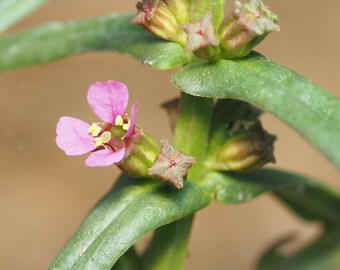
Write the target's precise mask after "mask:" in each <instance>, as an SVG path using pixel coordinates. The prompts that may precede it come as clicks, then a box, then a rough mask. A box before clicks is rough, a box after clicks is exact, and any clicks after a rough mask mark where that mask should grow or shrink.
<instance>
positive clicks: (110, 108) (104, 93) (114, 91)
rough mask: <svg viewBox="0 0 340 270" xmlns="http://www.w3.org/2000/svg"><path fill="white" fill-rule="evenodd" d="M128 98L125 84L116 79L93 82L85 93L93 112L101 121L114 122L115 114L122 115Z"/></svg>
mask: <svg viewBox="0 0 340 270" xmlns="http://www.w3.org/2000/svg"><path fill="white" fill-rule="evenodd" d="M128 100H129V92H128V89H127V87H126V85H125V84H123V83H119V82H116V81H107V82H95V83H93V84H92V85H91V86H90V89H89V91H88V94H87V101H88V102H89V104H90V106H91V108H92V110H93V111H94V113H95V114H96V115H97V116H98V117H99V118H100V119H101V120H103V121H105V122H109V123H114V121H115V119H116V117H117V115H123V114H124V112H125V108H126V105H127V103H128Z"/></svg>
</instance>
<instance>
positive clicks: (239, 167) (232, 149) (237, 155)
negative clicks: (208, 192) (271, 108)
mask: <svg viewBox="0 0 340 270" xmlns="http://www.w3.org/2000/svg"><path fill="white" fill-rule="evenodd" d="M228 132H229V134H230V137H229V139H227V141H226V142H225V143H224V144H223V145H222V146H221V147H220V148H219V149H218V150H217V149H216V150H217V151H218V152H217V153H215V155H214V158H213V159H210V160H209V161H208V162H207V165H208V167H209V168H211V169H217V170H232V171H243V170H248V169H256V168H259V167H262V166H263V165H265V164H266V163H269V162H273V163H275V158H274V155H273V143H274V141H275V140H276V137H275V136H273V135H271V134H269V133H267V132H266V131H265V130H264V129H263V128H262V125H261V123H260V121H255V122H253V121H245V120H240V121H237V122H235V123H234V124H233V125H232V126H231V127H229V130H228Z"/></svg>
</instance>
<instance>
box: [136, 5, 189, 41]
mask: <svg viewBox="0 0 340 270" xmlns="http://www.w3.org/2000/svg"><path fill="white" fill-rule="evenodd" d="M176 3H177V1H176V0H143V1H142V2H138V3H137V5H136V7H137V10H138V13H137V15H136V16H135V17H134V18H132V20H131V23H133V24H139V25H140V26H142V27H143V28H144V29H145V30H147V31H149V32H150V33H152V34H154V35H156V36H159V37H161V38H163V39H166V40H170V41H174V42H177V43H180V44H182V45H183V46H184V45H185V44H186V35H185V33H184V31H183V29H182V27H181V22H182V20H186V15H182V16H180V17H178V20H177V17H176V16H179V15H180V14H181V11H182V9H183V7H182V5H183V3H182V1H178V3H179V4H178V5H177V4H176ZM180 5H181V6H180ZM184 14H185V13H184Z"/></svg>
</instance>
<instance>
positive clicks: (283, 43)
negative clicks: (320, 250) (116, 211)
mask: <svg viewBox="0 0 340 270" xmlns="http://www.w3.org/2000/svg"><path fill="white" fill-rule="evenodd" d="M230 2H231V1H230ZM266 3H267V4H268V5H269V6H270V7H271V9H272V10H273V11H275V12H276V13H277V14H279V17H280V20H281V22H280V26H281V29H282V30H281V32H280V33H274V34H272V35H270V37H269V38H268V39H266V40H265V42H263V44H262V45H261V46H259V47H258V48H257V50H258V51H260V52H261V53H263V54H265V55H267V56H268V57H270V58H271V59H272V60H274V61H276V62H279V63H281V64H283V65H285V66H287V67H290V68H292V69H294V70H295V71H297V72H299V73H301V74H303V75H304V76H306V77H308V78H310V79H312V80H313V81H315V82H316V83H318V84H319V85H321V86H323V87H325V88H326V89H329V91H331V92H332V93H333V94H334V95H337V96H338V97H339V96H340V89H339V87H338V85H339V84H340V76H339V74H338V73H339V70H340V61H339V58H340V50H339V47H340V34H339V28H338V26H339V25H340V17H339V16H338V10H340V1H334V0H332V1H331V0H312V1H274V0H267V1H266ZM134 6H135V1H134V0H126V1H109V0H96V1H94V0H72V1H71V0H54V1H51V2H50V3H49V4H47V5H46V6H44V7H43V8H41V9H39V10H38V11H37V12H35V13H34V14H32V15H31V16H29V17H28V18H26V19H25V20H24V21H22V22H21V23H20V24H18V25H16V26H15V27H14V28H12V29H11V30H10V31H16V30H19V29H23V28H25V27H33V26H36V25H39V24H41V23H46V22H49V21H55V20H58V21H59V20H73V19H81V18H86V17H90V16H94V15H100V14H104V13H109V12H134V11H135V8H134ZM230 6H231V4H228V7H230ZM0 61H1V59H0ZM172 72H173V71H154V70H151V69H150V68H149V67H146V66H143V65H141V64H140V63H138V62H137V61H135V60H133V59H130V58H127V57H125V56H121V55H118V54H114V53H87V54H84V55H80V56H74V57H71V58H68V59H65V60H61V61H58V62H55V63H52V64H48V65H43V66H38V67H31V68H27V69H21V70H17V71H11V72H6V73H2V74H0V87H1V91H0V113H1V115H2V117H1V120H0V121H1V125H0V172H1V189H0V224H1V230H0V238H1V241H0V269H4V270H5V269H6V270H12V269H26V270H31V269H32V270H33V269H34V270H36V269H45V268H46V266H47V265H48V263H49V261H50V260H51V259H52V258H53V257H54V256H55V255H56V253H57V252H58V250H59V249H60V248H61V247H62V246H63V245H64V244H65V242H66V241H67V239H68V238H69V237H70V236H71V235H72V233H73V232H74V230H75V229H76V228H77V226H78V225H79V224H80V222H81V221H82V219H83V218H84V217H85V216H86V214H87V213H88V212H89V211H90V209H91V208H92V206H93V205H94V203H95V202H96V201H97V200H98V199H99V198H100V197H101V196H102V195H103V194H104V193H105V192H106V191H107V190H108V189H109V188H110V187H111V186H112V184H113V183H114V181H115V178H116V176H117V175H118V174H119V171H118V169H117V168H115V167H110V168H87V167H86V166H85V164H84V160H85V157H68V156H65V155H64V153H63V152H62V151H61V150H59V149H58V148H57V146H56V145H55V124H56V122H57V121H58V119H59V117H60V116H63V115H70V116H74V117H77V118H80V119H83V120H85V121H88V122H92V121H93V120H95V119H96V118H95V116H94V114H93V113H92V111H91V109H90V108H89V106H88V104H87V101H86V93H87V89H88V87H89V85H90V84H91V83H92V82H94V81H106V80H109V79H113V80H117V81H121V82H124V83H126V84H127V85H128V87H129V90H130V103H131V104H132V102H134V101H135V100H138V102H139V113H138V116H137V122H138V124H139V125H140V126H142V127H143V128H144V129H145V130H147V131H148V132H149V133H150V134H152V135H153V136H154V137H155V138H156V139H158V140H160V139H163V138H171V136H172V135H171V131H170V127H169V125H168V121H167V116H166V113H165V112H164V111H162V109H161V108H160V103H161V102H163V101H166V100H168V99H170V98H173V97H176V96H177V95H178V90H176V89H175V88H174V87H173V86H172V85H171V83H170V82H169V76H170V75H171V73H172ZM263 121H264V126H265V128H266V129H267V130H269V131H270V132H271V133H273V134H277V135H278V138H279V139H278V141H277V143H276V157H277V164H276V165H275V166H277V167H279V168H283V169H288V170H291V171H295V172H300V173H304V174H307V175H312V176H315V177H318V178H320V179H322V181H324V182H326V183H327V184H329V185H331V186H332V187H334V188H340V182H339V179H338V178H339V176H340V174H339V173H338V172H337V171H336V169H335V168H334V167H333V166H332V165H330V163H329V162H328V161H327V160H325V159H324V158H323V157H322V156H321V155H320V154H318V153H317V151H316V150H314V149H313V148H312V147H311V146H310V145H308V144H307V143H306V142H304V141H303V140H302V139H301V138H300V137H299V136H298V135H297V134H296V133H295V132H293V131H292V130H290V129H289V128H288V127H287V126H286V125H285V124H283V123H281V122H280V121H278V120H277V119H275V118H273V117H272V116H270V115H264V117H263ZM318 229H319V226H318V224H311V223H309V224H307V223H304V222H303V221H302V220H299V219H298V218H296V217H295V216H294V215H293V214H291V213H290V212H289V210H288V209H286V208H285V207H283V205H281V203H279V202H278V201H276V200H275V199H273V198H272V197H271V196H270V195H264V196H261V197H259V198H257V199H255V200H253V201H251V202H249V203H244V204H240V205H230V206H226V205H220V204H217V203H213V204H212V205H211V207H209V208H206V209H204V210H203V211H201V212H199V213H198V214H197V216H196V220H195V223H194V228H193V232H192V238H191V241H190V248H189V254H188V259H187V262H186V264H185V269H189V270H193V269H195V270H203V269H216V270H219V269H232V270H233V269H237V270H251V269H254V265H255V263H256V261H257V258H258V257H259V256H260V255H261V253H262V252H263V251H264V250H265V249H266V248H268V247H269V246H270V245H271V244H273V243H274V242H275V241H277V240H278V239H280V238H282V237H283V236H286V235H287V234H290V233H292V232H297V233H298V240H297V241H296V243H294V246H291V247H290V249H294V248H296V247H297V246H300V245H301V244H303V243H305V242H306V241H310V240H311V239H312V238H313V237H314V235H315V234H316V233H317V231H318Z"/></svg>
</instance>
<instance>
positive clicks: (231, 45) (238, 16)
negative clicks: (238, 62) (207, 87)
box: [219, 0, 280, 59]
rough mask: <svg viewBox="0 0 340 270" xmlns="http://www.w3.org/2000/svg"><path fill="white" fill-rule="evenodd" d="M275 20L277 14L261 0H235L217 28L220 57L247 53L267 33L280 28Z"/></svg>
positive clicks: (238, 56) (235, 56) (234, 56)
mask: <svg viewBox="0 0 340 270" xmlns="http://www.w3.org/2000/svg"><path fill="white" fill-rule="evenodd" d="M277 22H278V17H277V15H276V14H274V13H272V12H271V11H270V10H269V9H268V8H267V7H266V6H265V5H264V4H263V2H262V1H261V0H250V2H249V4H242V3H241V2H240V1H235V6H234V10H233V11H232V12H231V14H229V15H228V16H227V17H226V18H224V20H223V22H222V24H221V26H220V28H219V35H220V47H221V55H222V58H226V59H233V58H240V57H244V56H246V55H248V54H249V53H250V52H251V51H252V49H253V48H254V47H255V46H256V45H257V44H259V43H260V42H261V41H262V40H263V39H264V38H265V37H266V36H267V35H268V34H269V33H271V32H274V31H279V30H280V28H279V26H278V25H277Z"/></svg>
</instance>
